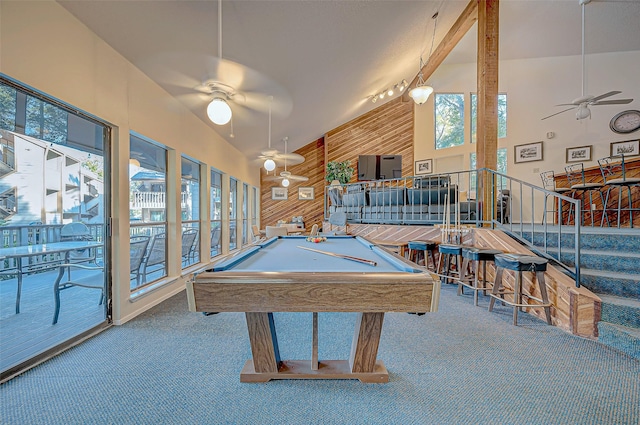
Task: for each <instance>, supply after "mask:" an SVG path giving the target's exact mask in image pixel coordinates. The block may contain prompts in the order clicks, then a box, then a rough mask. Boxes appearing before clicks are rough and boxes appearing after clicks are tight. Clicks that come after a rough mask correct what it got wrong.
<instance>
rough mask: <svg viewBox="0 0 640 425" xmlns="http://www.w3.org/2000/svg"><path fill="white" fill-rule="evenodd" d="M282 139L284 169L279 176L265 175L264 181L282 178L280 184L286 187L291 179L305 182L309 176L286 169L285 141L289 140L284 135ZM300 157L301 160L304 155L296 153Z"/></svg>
mask: <svg viewBox="0 0 640 425" xmlns="http://www.w3.org/2000/svg"><path fill="white" fill-rule="evenodd" d="M282 140H283V141H284V155H285V160H284V171H281V172H280V175H279V176H271V177H265V180H266V181H277V180H282V186H284V187H288V186H289V184H290V183H291V182H292V181H298V182H306V181H307V180H309V177H305V176H296V175H295V174H291V172H289V171H287V159H286V155H287V142H288V141H289V138H288V137H285V138H284V139H282ZM294 155H298V154H294ZM298 156H300V157H302V159H303V161H304V157H303V156H302V155H298Z"/></svg>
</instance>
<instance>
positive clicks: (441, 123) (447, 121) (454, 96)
mask: <svg viewBox="0 0 640 425" xmlns="http://www.w3.org/2000/svg"><path fill="white" fill-rule="evenodd" d="M434 99H435V132H436V134H435V141H436V149H444V148H450V147H452V146H461V145H463V144H464V95H463V94H462V93H436V95H435V98H434Z"/></svg>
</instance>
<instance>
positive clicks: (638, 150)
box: [611, 140, 640, 156]
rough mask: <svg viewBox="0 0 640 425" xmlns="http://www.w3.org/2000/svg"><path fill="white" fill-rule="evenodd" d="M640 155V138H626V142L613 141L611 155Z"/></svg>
mask: <svg viewBox="0 0 640 425" xmlns="http://www.w3.org/2000/svg"><path fill="white" fill-rule="evenodd" d="M623 154H624V156H634V155H640V140H626V141H624V142H613V143H611V156H618V155H623Z"/></svg>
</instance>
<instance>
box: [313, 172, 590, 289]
mask: <svg viewBox="0 0 640 425" xmlns="http://www.w3.org/2000/svg"><path fill="white" fill-rule="evenodd" d="M487 174H488V175H487ZM482 181H488V182H489V187H487V188H486V190H487V191H488V192H489V194H490V199H493V200H495V201H494V202H493V203H492V204H491V206H490V208H489V215H490V216H489V217H483V215H482V196H481V195H482V190H481V183H482ZM416 189H423V190H424V193H426V194H427V196H426V197H425V198H422V194H421V192H420V191H419V190H418V191H416ZM507 189H508V190H509V196H508V197H507V198H506V199H507V200H508V203H509V204H508V208H507V209H506V211H503V210H502V209H501V210H500V211H498V209H497V202H498V200H499V197H498V196H499V194H501V193H506V190H507ZM431 191H434V192H433V193H431ZM463 191H467V194H468V195H470V196H468V197H466V198H465V199H467V198H468V199H470V200H465V201H463V202H461V203H460V205H461V208H460V211H462V207H464V208H465V211H466V212H465V213H464V214H462V213H461V212H457V211H456V212H455V213H456V214H457V215H459V216H460V223H463V224H472V225H475V226H477V227H480V226H490V227H491V228H498V229H500V230H502V231H504V232H506V233H507V234H509V235H510V236H511V237H513V238H515V239H517V240H518V241H519V242H521V243H523V244H524V245H526V246H527V247H529V248H530V249H531V250H532V251H534V252H536V253H537V254H538V255H540V256H543V257H545V258H548V259H550V260H552V261H553V262H554V263H556V264H557V265H558V266H560V267H561V268H562V269H564V270H565V271H566V272H567V273H568V274H569V275H570V276H571V277H572V278H574V279H575V282H576V286H577V287H580V248H581V235H580V219H575V216H576V214H580V211H581V202H580V200H578V199H573V198H570V197H568V196H564V195H560V194H558V193H556V192H553V191H550V190H546V189H544V188H542V187H540V186H536V185H534V184H531V183H529V182H525V181H523V180H519V179H516V178H513V177H509V176H507V175H506V174H502V173H499V172H497V171H494V170H490V169H488V168H482V169H479V170H465V171H457V172H453V173H440V174H429V175H419V176H410V177H404V178H400V179H385V180H376V181H366V182H358V183H350V184H346V185H341V186H340V187H332V186H326V187H325V193H324V205H325V209H324V218H325V220H328V218H329V215H330V214H331V213H332V212H333V211H337V210H342V211H345V212H346V213H347V221H348V222H350V223H367V224H404V225H406V224H424V225H433V224H438V223H441V222H443V220H445V217H444V214H445V213H444V209H443V208H441V205H442V204H443V203H444V202H445V199H444V197H447V198H452V197H454V196H459V195H460V194H461V193H462V192H463ZM443 193H444V195H443ZM473 194H476V195H477V196H473ZM418 195H419V196H418ZM541 197H544V199H545V201H546V202H544V203H543V207H542V210H541V209H540V205H539V203H540V202H539V201H538V202H537V201H536V198H541ZM446 201H447V202H448V203H452V204H453V203H455V202H452V201H451V200H450V199H447V200H446ZM516 202H517V204H516ZM549 203H551V206H553V207H554V208H552V209H551V211H553V216H552V219H553V221H554V224H553V225H549V223H548V220H547V218H548V216H549V211H548V210H546V209H547V208H546V207H547V206H548V205H549ZM515 207H517V208H515ZM565 210H569V211H570V212H571V211H573V212H574V220H573V224H571V220H570V219H569V218H568V219H567V220H566V221H567V223H568V224H564V222H565V220H564V215H563V211H565ZM451 213H453V210H452V211H451ZM498 213H500V214H498ZM527 214H529V215H530V216H527ZM556 214H557V215H556ZM569 215H570V213H569ZM571 232H573V235H574V247H575V253H574V256H573V257H574V258H573V260H574V261H573V264H571V261H569V260H565V259H564V258H563V246H562V245H563V244H562V237H563V236H565V235H569V234H571ZM556 233H557V250H554V249H553V247H551V246H549V241H550V237H551V235H554V236H555V235H556ZM537 234H539V235H537ZM536 236H541V237H542V238H543V242H542V244H541V246H540V245H536V244H535V238H536Z"/></svg>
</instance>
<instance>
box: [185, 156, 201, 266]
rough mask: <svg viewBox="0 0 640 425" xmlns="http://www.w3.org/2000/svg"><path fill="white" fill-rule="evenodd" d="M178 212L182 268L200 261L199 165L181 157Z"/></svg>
mask: <svg viewBox="0 0 640 425" xmlns="http://www.w3.org/2000/svg"><path fill="white" fill-rule="evenodd" d="M180 211H181V215H182V251H181V256H182V267H183V268H184V267H187V266H189V265H191V264H195V263H197V262H198V261H200V238H199V234H200V164H199V163H198V162H196V161H193V160H191V159H188V158H186V157H184V156H183V157H182V161H181V185H180Z"/></svg>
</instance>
